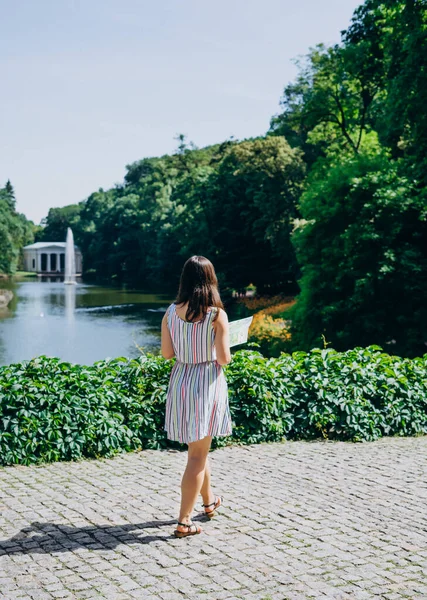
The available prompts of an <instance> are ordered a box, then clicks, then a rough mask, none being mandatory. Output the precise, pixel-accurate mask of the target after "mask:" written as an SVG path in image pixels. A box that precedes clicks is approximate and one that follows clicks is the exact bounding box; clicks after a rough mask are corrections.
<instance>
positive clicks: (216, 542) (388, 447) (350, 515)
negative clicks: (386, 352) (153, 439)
mask: <svg viewBox="0 0 427 600" xmlns="http://www.w3.org/2000/svg"><path fill="white" fill-rule="evenodd" d="M210 457H211V464H212V469H213V483H214V489H215V491H216V492H218V493H221V494H223V495H224V507H223V508H222V509H221V510H220V514H219V515H218V517H217V518H215V519H213V520H212V521H210V522H209V521H206V519H205V517H203V516H202V515H200V517H197V518H199V519H200V522H201V524H202V527H203V528H204V532H203V533H202V534H201V535H197V536H194V537H189V538H186V539H175V538H174V537H173V536H172V532H173V529H174V524H175V517H176V516H177V507H178V502H179V483H180V477H181V473H182V470H183V468H184V465H185V461H186V454H185V453H178V452H170V451H162V452H160V451H144V452H139V453H131V454H125V455H120V456H117V457H115V458H113V459H108V460H96V461H95V460H94V461H92V460H90V461H89V460H88V461H82V462H79V463H56V464H50V465H44V466H40V467H8V468H3V469H0V508H1V513H0V598H1V600H13V599H15V598H20V599H26V600H29V599H35V600H36V599H37V600H42V599H43V600H44V599H46V600H51V599H54V598H81V599H84V600H86V599H89V598H108V599H109V600H130V599H133V598H137V599H143V600H183V599H186V598H189V599H197V600H199V599H201V600H226V599H228V600H232V599H237V598H239V599H240V598H245V599H247V600H285V599H287V600H303V599H306V598H319V599H323V600H324V599H325V598H331V599H335V598H338V599H352V600H363V599H373V598H384V599H387V600H400V599H401V598H414V599H417V600H418V599H422V598H426V599H427V437H419V438H394V439H393V438H388V439H387V438H386V439H383V440H380V441H378V442H371V443H364V444H351V443H342V442H322V441H320V442H285V443H283V444H262V445H259V446H250V447H230V448H224V449H221V450H216V451H214V452H213V453H211V455H210Z"/></svg>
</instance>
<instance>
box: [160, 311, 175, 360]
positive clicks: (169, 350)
mask: <svg viewBox="0 0 427 600" xmlns="http://www.w3.org/2000/svg"><path fill="white" fill-rule="evenodd" d="M162 356H163V358H173V357H174V356H175V350H174V349H173V344H172V338H171V334H170V331H169V328H168V313H167V312H166V314H165V315H164V317H163V319H162Z"/></svg>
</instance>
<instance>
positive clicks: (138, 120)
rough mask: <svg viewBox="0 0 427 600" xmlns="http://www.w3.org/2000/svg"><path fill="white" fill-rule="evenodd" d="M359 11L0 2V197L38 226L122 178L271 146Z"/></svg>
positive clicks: (304, 3) (85, 0)
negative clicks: (312, 55) (322, 56)
mask: <svg viewBox="0 0 427 600" xmlns="http://www.w3.org/2000/svg"><path fill="white" fill-rule="evenodd" d="M360 4H361V0H299V1H296V0H216V2H215V3H212V2H209V3H208V2H207V1H206V0H157V2H152V1H148V0H37V2H34V0H16V1H15V2H12V0H0V18H1V21H2V35H1V38H0V81H1V84H2V93H1V95H0V132H1V135H0V187H2V186H3V185H4V184H5V183H6V181H7V179H10V180H11V182H12V184H13V186H14V188H15V193H16V199H17V210H18V211H19V212H23V213H24V214H25V215H26V216H27V217H28V218H30V219H32V220H34V222H35V223H39V222H40V220H41V219H42V218H43V217H44V216H46V215H47V212H48V210H49V208H51V207H56V206H65V205H67V204H73V203H76V202H79V201H81V200H83V199H85V198H87V196H88V195H89V194H90V193H92V192H93V191H96V190H97V189H99V188H100V187H103V188H104V189H108V188H109V187H111V186H113V185H114V184H115V183H120V182H122V181H123V177H124V174H125V166H126V165H127V164H130V163H132V162H134V161H136V160H140V159H142V158H144V157H147V156H159V155H162V154H166V153H171V152H173V151H174V150H175V149H176V147H177V142H176V140H175V139H174V138H175V137H176V135H177V134H179V133H184V134H185V135H186V136H187V137H188V139H189V140H190V141H193V142H194V143H195V144H196V145H197V146H199V147H202V146H206V145H209V144H213V143H216V142H221V141H223V140H225V139H228V138H230V137H231V136H234V138H236V139H243V138H247V137H253V136H258V135H262V134H264V133H265V132H266V131H267V129H268V127H269V122H270V119H271V117H272V116H273V115H274V114H277V113H278V112H279V111H280V107H279V102H280V97H281V95H282V91H283V88H284V87H285V85H286V84H287V83H289V82H290V81H292V80H293V78H294V77H295V75H296V68H295V65H294V63H293V59H294V58H296V57H298V56H299V55H302V54H306V53H307V52H308V50H309V48H310V47H312V46H314V45H316V44H317V43H320V42H323V43H325V44H333V43H337V42H339V41H340V32H341V31H342V30H343V29H346V28H347V27H348V25H349V23H350V19H351V16H352V14H353V11H354V10H355V8H357V6H359V5H360Z"/></svg>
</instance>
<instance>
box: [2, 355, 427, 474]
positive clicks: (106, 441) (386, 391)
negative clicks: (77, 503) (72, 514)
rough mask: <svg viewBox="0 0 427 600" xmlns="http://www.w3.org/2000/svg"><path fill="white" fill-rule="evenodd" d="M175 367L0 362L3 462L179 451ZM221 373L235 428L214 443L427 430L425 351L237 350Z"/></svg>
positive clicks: (126, 362)
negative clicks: (170, 424) (173, 434)
mask: <svg viewBox="0 0 427 600" xmlns="http://www.w3.org/2000/svg"><path fill="white" fill-rule="evenodd" d="M172 365H173V361H167V360H164V359H163V358H162V357H159V356H154V355H151V354H147V355H144V356H142V357H141V358H139V359H125V358H117V359H114V360H105V361H100V362H97V363H95V364H94V365H92V366H83V365H75V364H70V363H67V362H62V361H60V360H59V359H57V358H47V357H46V356H41V357H39V358H36V359H33V360H31V361H25V362H23V363H20V364H13V365H9V366H4V367H0V464H2V465H10V464H24V465H25V464H32V463H40V462H49V461H57V460H75V459H79V458H82V457H93V458H96V457H101V456H112V455H113V454H115V453H117V452H123V451H131V450H136V449H144V448H166V447H176V448H184V447H185V446H182V445H180V444H177V443H176V442H170V441H169V440H167V438H166V434H165V432H164V429H163V426H164V411H165V401H166V391H167V387H168V383H169V376H170V371H171V368H172ZM225 372H226V377H227V382H228V388H229V401H230V409H231V413H232V417H233V422H234V427H233V434H232V436H230V437H229V438H215V439H214V444H213V446H214V447H218V446H222V445H225V444H230V443H242V444H253V443H259V442H268V441H277V440H282V439H314V438H317V437H323V438H328V439H337V440H350V441H364V440H375V439H377V438H379V437H381V436H383V435H417V434H425V433H427V355H425V356H424V357H422V358H415V359H402V358H399V357H397V356H390V355H388V354H386V353H384V352H383V351H382V350H381V348H379V347H377V346H370V347H368V348H355V349H353V350H348V351H347V352H343V353H339V352H336V351H334V350H331V349H325V350H318V349H315V350H312V351H311V352H308V353H306V352H294V353H293V354H292V355H290V354H284V353H282V354H281V355H280V356H279V357H278V358H264V357H263V356H262V355H261V354H260V353H259V352H258V351H256V350H254V349H249V350H239V351H237V352H236V353H235V354H233V360H232V362H231V363H230V364H229V365H227V367H226V368H225Z"/></svg>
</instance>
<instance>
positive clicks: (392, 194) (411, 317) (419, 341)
mask: <svg viewBox="0 0 427 600" xmlns="http://www.w3.org/2000/svg"><path fill="white" fill-rule="evenodd" d="M300 206H301V213H302V217H303V220H302V221H300V222H299V223H297V228H296V231H295V234H294V243H295V247H296V250H297V256H298V260H299V261H300V264H301V265H302V267H301V268H302V279H301V282H300V285H301V294H300V296H299V299H298V302H297V305H296V308H295V312H294V317H293V340H294V343H295V344H296V346H298V347H302V348H308V347H312V346H313V345H319V344H321V336H322V335H324V336H325V337H326V339H327V340H328V341H329V342H331V343H332V345H333V346H334V347H335V348H337V349H340V348H341V349H343V348H349V347H352V346H357V345H362V346H365V345H369V344H373V343H376V344H379V345H382V346H384V347H386V348H389V349H390V350H391V351H394V352H397V353H402V354H405V355H415V354H418V353H421V352H422V353H423V352H424V351H425V342H426V341H427V313H426V311H425V298H426V297H427V275H426V273H427V247H426V245H425V239H426V238H427V210H426V208H425V205H424V203H423V202H422V201H421V199H420V196H419V195H417V193H416V190H415V189H414V184H413V182H412V181H410V180H409V179H408V178H407V177H405V176H402V175H401V174H400V173H399V168H398V164H397V163H396V162H390V160H389V159H388V157H387V156H384V155H383V154H377V155H375V154H374V155H369V154H363V153H362V154H361V155H359V156H356V157H351V158H347V159H345V160H341V161H337V162H336V163H335V164H333V165H331V164H327V165H325V166H323V167H320V166H319V167H318V168H317V169H316V170H315V171H314V172H313V173H312V174H311V176H310V185H309V186H308V189H307V191H306V192H305V193H304V194H303V196H302V199H301V203H300Z"/></svg>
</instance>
